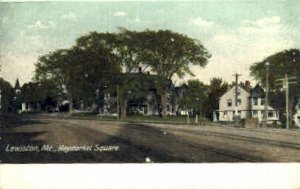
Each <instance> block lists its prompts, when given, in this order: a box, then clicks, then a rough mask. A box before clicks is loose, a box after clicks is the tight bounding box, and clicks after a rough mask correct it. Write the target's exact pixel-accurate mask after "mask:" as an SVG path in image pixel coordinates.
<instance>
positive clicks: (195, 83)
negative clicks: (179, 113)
mask: <svg viewBox="0 0 300 189" xmlns="http://www.w3.org/2000/svg"><path fill="white" fill-rule="evenodd" d="M207 95H208V86H207V85H205V84H204V83H203V82H201V81H199V80H189V81H188V82H187V90H186V93H185V95H184V96H183V97H182V98H181V99H180V107H181V108H184V109H188V110H192V113H193V114H198V115H201V116H202V115H203V114H202V113H203V108H204V106H203V104H204V102H205V101H206V99H207Z"/></svg>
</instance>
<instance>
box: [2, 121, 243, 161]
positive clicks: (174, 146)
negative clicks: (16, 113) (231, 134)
mask: <svg viewBox="0 0 300 189" xmlns="http://www.w3.org/2000/svg"><path fill="white" fill-rule="evenodd" d="M27 121H28V120H23V121H22V119H20V120H17V121H15V122H14V124H13V125H12V128H13V127H17V126H18V125H26V124H27V123H28V122H27ZM36 122H37V123H38V124H40V122H39V121H36ZM31 123H32V124H35V121H34V120H33V121H32V122H31ZM28 124H29V123H28ZM100 124H101V123H100ZM49 126H51V125H49ZM112 127H115V125H112ZM118 127H119V128H118V129H119V130H118V132H117V133H114V134H110V133H107V132H105V131H104V130H103V131H102V130H100V129H97V130H95V129H90V128H88V127H85V126H73V127H68V128H69V129H70V132H71V129H72V132H71V133H73V135H72V136H71V137H78V138H82V139H87V138H89V139H91V141H92V142H93V145H91V150H86V151H72V150H71V151H57V149H58V146H54V149H56V150H52V151H25V152H6V148H7V145H10V146H12V145H15V146H24V145H31V146H38V147H39V149H41V148H42V146H44V145H48V144H47V142H46V141H43V140H36V138H37V137H38V136H39V135H42V134H47V130H46V129H45V131H41V132H30V127H28V129H29V130H28V132H13V131H12V130H11V131H10V130H8V131H5V132H2V133H0V135H1V136H2V138H3V141H2V142H1V145H0V147H1V156H0V160H1V161H2V163H145V162H154V163H188V162H194V163H196V162H236V160H233V159H230V158H228V159H226V157H225V158H224V157H221V158H220V157H219V156H216V154H214V153H210V152H207V151H205V150H204V151H203V150H201V146H197V145H195V144H192V143H190V142H188V141H186V140H184V139H183V138H182V137H178V136H176V135H174V134H171V133H166V132H164V131H163V130H162V129H159V128H155V127H151V126H147V125H144V124H133V123H128V124H124V125H122V126H118ZM75 131H76V132H75ZM49 132H50V131H49ZM51 132H53V131H51ZM57 132H59V130H58V131H57ZM47 136H51V135H47ZM62 136H64V135H62ZM47 140H49V141H51V140H53V139H51V138H50V139H49V138H48V139H47ZM52 142H53V143H55V141H52ZM77 145H78V146H82V145H83V144H77ZM95 145H98V147H97V148H96V146H95ZM110 146H114V147H117V150H103V151H101V150H99V148H104V149H105V148H108V147H110ZM241 162H243V161H242V160H241Z"/></svg>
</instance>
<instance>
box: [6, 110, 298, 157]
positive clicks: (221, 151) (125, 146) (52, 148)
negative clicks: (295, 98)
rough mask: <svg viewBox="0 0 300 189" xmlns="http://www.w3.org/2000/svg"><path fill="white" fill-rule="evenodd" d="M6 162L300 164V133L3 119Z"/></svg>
mask: <svg viewBox="0 0 300 189" xmlns="http://www.w3.org/2000/svg"><path fill="white" fill-rule="evenodd" d="M1 119H2V126H1V129H0V137H1V142H0V152H1V154H0V160H1V162H2V163H95V162H97V163H126V162H132V163H140V162H154V163H160V162H172V163H173V162H299V161H300V132H299V130H294V131H287V130H279V129H242V128H231V127H218V126H187V125H176V126H175V125H163V124H136V123H125V122H111V121H107V122H105V121H97V120H79V119H65V118H59V119H57V118H54V117H53V118H51V117H39V116H35V117H34V116H13V117H12V116H8V117H1Z"/></svg>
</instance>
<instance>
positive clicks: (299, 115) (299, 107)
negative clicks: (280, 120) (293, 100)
mask: <svg viewBox="0 0 300 189" xmlns="http://www.w3.org/2000/svg"><path fill="white" fill-rule="evenodd" d="M295 110H296V113H295V114H294V123H295V125H296V126H298V127H300V98H298V103H297V104H296V106H295Z"/></svg>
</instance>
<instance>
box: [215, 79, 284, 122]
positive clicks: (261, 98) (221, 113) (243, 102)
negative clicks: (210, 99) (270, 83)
mask: <svg viewBox="0 0 300 189" xmlns="http://www.w3.org/2000/svg"><path fill="white" fill-rule="evenodd" d="M235 88H236V87H235V86H234V87H232V88H230V89H229V90H228V91H227V92H226V93H225V94H224V95H223V96H221V98H220V99H219V110H215V111H214V113H213V118H214V121H215V122H217V121H221V122H230V121H234V120H235V118H238V119H244V118H257V119H258V121H259V123H261V122H262V121H263V117H264V109H265V104H264V103H265V93H264V90H263V89H262V87H261V86H260V85H259V84H257V85H256V86H255V87H254V88H253V89H251V88H250V87H245V86H243V85H238V87H237V92H236V89H235ZM236 95H237V101H236V100H235V99H236ZM267 121H268V123H273V122H274V121H275V122H278V121H279V111H278V110H275V109H274V108H273V107H271V106H268V111H267Z"/></svg>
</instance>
